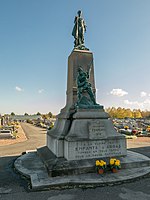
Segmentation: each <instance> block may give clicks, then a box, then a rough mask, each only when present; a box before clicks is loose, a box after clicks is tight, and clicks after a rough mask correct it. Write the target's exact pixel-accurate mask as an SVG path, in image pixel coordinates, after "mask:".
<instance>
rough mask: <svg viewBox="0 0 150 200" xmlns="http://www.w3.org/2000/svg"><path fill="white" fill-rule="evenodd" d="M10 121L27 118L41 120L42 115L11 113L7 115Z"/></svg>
mask: <svg viewBox="0 0 150 200" xmlns="http://www.w3.org/2000/svg"><path fill="white" fill-rule="evenodd" d="M9 119H10V120H12V121H20V122H24V121H27V120H33V121H34V120H42V117H41V116H40V115H13V116H10V117H9Z"/></svg>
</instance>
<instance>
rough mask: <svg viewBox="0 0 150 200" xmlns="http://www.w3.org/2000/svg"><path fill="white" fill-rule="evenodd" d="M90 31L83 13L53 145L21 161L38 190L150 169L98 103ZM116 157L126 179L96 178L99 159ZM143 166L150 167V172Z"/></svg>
mask: <svg viewBox="0 0 150 200" xmlns="http://www.w3.org/2000/svg"><path fill="white" fill-rule="evenodd" d="M85 31H86V24H85V21H84V19H83V17H82V12H81V11H78V13H77V16H76V17H75V20H74V27H73V31H72V35H73V37H74V49H73V50H72V52H71V54H70V55H69V57H68V77H67V91H66V96H67V98H66V105H65V107H64V108H63V109H61V111H60V113H59V114H58V115H57V120H56V123H55V126H54V128H53V129H51V130H49V131H48V132H47V145H46V146H45V147H42V148H39V149H38V150H37V152H35V153H28V154H26V155H23V156H21V157H20V158H18V159H17V160H16V162H15V168H16V169H17V170H18V171H19V172H21V173H22V174H24V175H25V176H27V177H30V179H31V184H32V188H34V189H36V188H37V189H38V188H46V187H48V188H49V187H53V186H55V185H56V186H61V185H69V184H83V185H84V184H86V185H87V184H98V185H99V184H100V183H102V184H104V182H106V183H107V182H115V181H116V182H117V181H122V180H128V179H132V178H134V177H137V176H142V175H145V174H146V173H148V172H149V171H150V167H149V166H150V159H149V158H147V157H145V156H143V155H141V154H137V153H133V152H131V151H127V149H126V139H125V136H124V135H121V134H120V133H118V132H116V130H115V129H114V126H113V123H112V121H111V119H110V118H109V115H108V114H107V113H106V112H105V111H104V107H103V105H100V104H99V103H98V102H97V101H96V86H95V76H94V62H93V53H92V52H91V51H90V50H89V49H88V48H87V47H86V46H85V43H84V33H85ZM112 157H115V158H119V159H120V160H121V163H122V170H121V171H122V172H121V171H120V172H119V173H120V175H116V179H115V178H114V177H115V176H113V177H111V175H110V174H108V175H107V174H106V175H105V176H104V177H103V179H101V178H100V177H97V176H95V174H96V173H95V161H96V160H97V159H104V160H109V159H110V158H112ZM142 167H146V169H145V168H144V169H145V171H144V169H142ZM131 168H132V170H131ZM123 169H124V170H125V169H126V170H127V171H123ZM119 173H118V174H119Z"/></svg>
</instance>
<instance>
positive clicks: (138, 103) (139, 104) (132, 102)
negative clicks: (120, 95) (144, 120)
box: [124, 100, 143, 107]
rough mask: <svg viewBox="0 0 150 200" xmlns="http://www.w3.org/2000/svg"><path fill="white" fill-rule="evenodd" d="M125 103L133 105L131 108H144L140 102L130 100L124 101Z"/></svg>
mask: <svg viewBox="0 0 150 200" xmlns="http://www.w3.org/2000/svg"><path fill="white" fill-rule="evenodd" d="M124 103H125V104H127V105H131V106H138V107H141V106H143V103H142V102H141V103H140V102H138V101H129V100H124Z"/></svg>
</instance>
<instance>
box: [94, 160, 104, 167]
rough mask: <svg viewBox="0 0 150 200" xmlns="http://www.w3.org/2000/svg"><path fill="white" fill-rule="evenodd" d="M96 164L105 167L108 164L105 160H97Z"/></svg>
mask: <svg viewBox="0 0 150 200" xmlns="http://www.w3.org/2000/svg"><path fill="white" fill-rule="evenodd" d="M95 164H96V166H100V167H103V166H105V165H106V162H105V161H103V160H96V163H95Z"/></svg>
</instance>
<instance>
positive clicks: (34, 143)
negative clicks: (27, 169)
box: [0, 123, 46, 156]
mask: <svg viewBox="0 0 150 200" xmlns="http://www.w3.org/2000/svg"><path fill="white" fill-rule="evenodd" d="M21 126H22V129H23V130H24V132H25V134H26V137H27V138H28V140H26V141H24V142H20V143H17V144H11V145H6V146H0V156H6V155H20V154H22V152H25V151H28V150H34V149H36V148H37V147H41V146H44V145H45V144H46V129H42V128H39V127H35V126H33V125H31V124H27V123H21Z"/></svg>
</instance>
